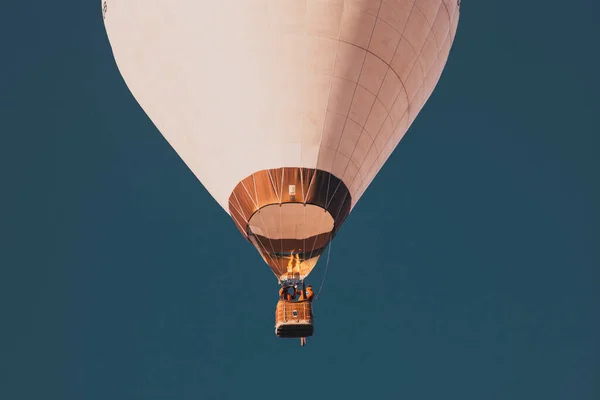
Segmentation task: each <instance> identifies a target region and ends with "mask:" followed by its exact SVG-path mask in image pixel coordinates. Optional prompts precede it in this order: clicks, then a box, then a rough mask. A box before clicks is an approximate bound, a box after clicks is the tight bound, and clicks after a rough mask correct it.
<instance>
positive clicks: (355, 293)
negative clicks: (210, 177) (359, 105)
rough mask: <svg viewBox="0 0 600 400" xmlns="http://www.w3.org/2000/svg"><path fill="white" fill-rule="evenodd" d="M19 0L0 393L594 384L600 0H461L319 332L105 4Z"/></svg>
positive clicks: (448, 394)
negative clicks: (286, 309)
mask: <svg viewBox="0 0 600 400" xmlns="http://www.w3.org/2000/svg"><path fill="white" fill-rule="evenodd" d="M5 3H6V4H3V5H2V13H1V16H0V46H1V50H2V51H1V53H0V54H1V56H0V85H1V86H0V117H1V121H2V125H1V128H0V131H1V138H2V145H1V146H0V150H1V157H0V167H1V171H2V189H0V190H1V193H2V195H1V196H0V202H1V204H2V207H1V208H0V209H1V210H2V211H1V217H2V219H1V221H0V222H1V225H0V226H1V228H0V235H1V238H0V239H1V243H2V246H1V248H2V250H1V252H0V273H1V276H0V307H1V309H2V322H1V323H0V328H1V332H0V335H1V340H0V346H1V347H0V398H2V399H6V400H17V399H32V400H33V399H60V400H71V399H73V400H80V399H86V400H88V399H90V400H91V399H103V400H104V399H238V398H260V399H279V398H281V397H282V396H283V394H284V393H286V394H290V395H291V394H293V393H302V394H304V395H305V396H306V395H309V396H310V397H312V398H315V399H321V398H334V399H336V398H345V399H355V398H357V399H359V398H383V399H396V398H402V399H440V398H453V399H474V400H479V399H488V400H493V399H502V400H504V399H513V400H520V399H526V400H530V399H544V400H551V399H557V400H564V399H578V400H588V399H589V400H597V399H599V398H600V383H599V382H600V380H599V377H600V361H599V356H600V348H599V339H598V338H599V337H600V319H599V318H598V315H600V314H599V313H598V306H599V305H600V301H599V300H600V292H599V291H598V283H599V282H600V279H599V273H598V270H599V266H600V250H599V244H600V211H599V204H600V189H599V178H598V172H599V171H600V161H599V157H598V149H599V148H600V140H599V138H598V137H599V134H600V127H599V124H598V109H599V105H600V104H599V102H598V89H599V79H598V71H599V70H600V60H599V58H600V53H599V52H598V39H600V30H599V28H598V15H600V4H599V3H598V1H596V0H570V1H568V2H565V1H559V0H544V1H542V0H537V1H522V2H515V1H499V0H497V1H493V0H487V1H486V0H479V1H463V2H462V13H461V21H460V24H459V29H458V35H457V38H456V42H455V44H454V47H453V50H452V52H451V55H450V59H449V61H448V65H447V67H446V70H445V72H444V74H443V76H442V79H441V81H440V83H439V85H438V87H437V89H436V90H435V92H434V94H433V96H432V97H431V99H430V100H429V102H428V103H427V104H426V106H425V108H424V109H423V111H422V112H421V114H420V116H419V117H418V118H417V120H416V121H415V123H414V124H413V126H412V128H411V129H410V130H409V133H408V134H407V135H406V137H405V138H404V139H403V141H402V142H401V144H400V145H399V147H398V148H397V149H396V151H395V152H394V153H393V155H392V157H391V158H390V160H389V161H388V163H387V164H386V165H385V167H384V168H383V169H382V171H381V172H380V173H379V175H378V176H377V178H376V179H375V180H374V181H373V183H372V185H371V186H370V187H369V190H368V191H367V192H366V193H365V195H364V196H363V198H362V199H361V200H360V202H359V203H358V205H357V207H356V208H355V209H354V211H353V213H352V214H351V216H350V217H349V218H348V220H347V222H346V224H345V226H344V228H343V229H342V230H341V232H340V234H339V236H338V237H337V238H336V239H335V241H334V242H333V245H332V253H331V262H330V267H329V272H328V277H327V280H326V282H325V286H324V290H323V292H322V294H321V297H320V298H319V300H317V301H316V303H315V309H316V317H317V324H318V325H317V328H316V329H317V331H316V336H315V337H314V338H311V339H309V341H308V346H307V347H305V348H300V347H299V343H298V341H285V340H280V339H277V338H276V337H275V336H274V332H273V318H274V315H273V312H274V307H275V302H276V297H277V286H276V281H275V279H274V277H273V275H272V273H271V272H270V271H269V270H268V268H267V267H266V266H265V265H264V264H263V262H262V260H261V259H260V257H259V256H258V254H257V253H256V251H255V250H254V248H253V247H252V246H251V245H250V244H248V243H247V242H245V241H244V240H243V238H242V237H241V235H240V234H239V232H238V231H237V229H236V228H235V226H234V224H233V222H232V221H231V220H230V218H229V216H228V215H227V214H226V213H225V212H224V211H223V210H222V209H221V208H220V207H219V206H218V205H217V203H216V202H215V201H214V200H213V199H212V198H211V197H210V195H209V194H208V193H207V192H206V190H205V189H204V188H203V187H202V185H201V184H200V183H199V182H198V181H197V180H196V178H195V177H194V176H193V174H192V173H191V172H190V171H189V170H188V168H187V167H186V166H185V164H184V163H183V162H182V161H181V160H180V158H179V157H178V156H177V154H176V153H175V152H174V151H173V150H172V149H171V148H170V146H169V145H168V143H167V142H166V141H165V140H164V139H163V137H162V136H161V134H160V133H159V132H158V131H157V130H156V129H155V127H154V126H153V124H152V123H151V122H150V121H149V119H148V118H147V117H146V115H145V114H144V112H143V111H142V110H141V109H140V107H139V106H138V104H137V103H136V101H135V99H134V98H133V97H132V96H131V95H130V93H129V91H128V89H127V87H126V86H125V84H124V82H123V80H122V78H121V77H120V74H119V72H118V70H117V68H116V65H115V63H114V60H113V57H112V54H111V50H110V46H109V43H108V40H107V37H106V33H105V30H104V26H103V23H102V17H101V10H100V1H76V0H65V1H62V2H60V1H55V2H49V1H25V0H21V1H10V2H5ZM324 266H325V263H324V262H321V263H320V264H319V268H317V270H316V272H315V273H314V275H313V277H312V282H313V284H315V285H316V286H318V285H319V284H320V282H321V276H322V275H323V272H324Z"/></svg>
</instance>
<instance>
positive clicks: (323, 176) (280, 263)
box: [229, 167, 352, 279]
mask: <svg viewBox="0 0 600 400" xmlns="http://www.w3.org/2000/svg"><path fill="white" fill-rule="evenodd" d="M351 204H352V198H351V195H350V192H349V190H348V188H347V187H346V185H345V184H344V182H343V181H342V180H341V179H339V178H337V177H336V176H334V175H333V174H331V173H329V172H326V171H322V170H318V169H311V168H298V167H285V168H279V169H274V170H263V171H259V172H256V173H254V174H252V175H250V176H249V177H247V178H246V179H244V180H242V181H241V182H239V183H238V185H237V186H236V188H235V189H234V190H233V192H232V194H231V196H230V198H229V211H230V214H231V217H232V218H233V220H234V222H235V223H236V225H237V227H238V229H239V230H240V232H241V233H242V234H243V235H244V236H245V237H246V238H247V239H248V240H249V241H250V242H251V243H252V244H253V245H254V247H255V248H256V249H257V250H258V252H259V253H260V254H261V256H262V257H263V259H264V260H265V262H266V263H267V264H268V265H269V267H270V268H271V270H272V271H273V273H274V274H275V275H276V276H277V277H278V278H279V279H304V278H305V277H306V276H307V275H308V274H310V272H311V271H312V269H313V268H314V267H315V265H316V263H317V261H318V260H319V257H320V256H321V254H322V253H323V250H324V249H325V248H326V247H327V245H328V244H329V242H330V241H331V240H332V239H333V237H334V236H335V234H336V233H337V232H338V230H339V228H340V227H341V225H342V224H343V222H344V221H345V219H346V218H347V216H348V214H349V213H350V208H351Z"/></svg>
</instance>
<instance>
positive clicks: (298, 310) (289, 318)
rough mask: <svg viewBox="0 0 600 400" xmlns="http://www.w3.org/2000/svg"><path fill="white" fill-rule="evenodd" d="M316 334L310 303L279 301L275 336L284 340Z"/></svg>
mask: <svg viewBox="0 0 600 400" xmlns="http://www.w3.org/2000/svg"><path fill="white" fill-rule="evenodd" d="M313 332H314V326H313V314H312V303H311V302H310V301H286V300H279V302H278V303H277V309H276V311H275V334H276V335H277V336H279V337H282V338H302V337H309V336H312V335H313Z"/></svg>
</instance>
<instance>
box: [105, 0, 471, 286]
mask: <svg viewBox="0 0 600 400" xmlns="http://www.w3.org/2000/svg"><path fill="white" fill-rule="evenodd" d="M459 3H460V1H458V0H383V1H382V0H218V1H214V0H213V1H208V0H177V1H172V0H105V1H102V10H103V16H104V22H105V25H106V30H107V33H108V37H109V40H110V44H111V46H112V50H113V54H114V57H115V60H116V63H117V66H118V68H119V70H120V72H121V75H122V76H123V79H124V80H125V82H126V84H127V86H128V87H129V89H130V90H131V92H132V94H133V95H134V96H135V98H136V99H137V101H138V102H139V104H140V105H141V107H142V108H143V109H144V111H145V112H146V113H147V114H148V116H149V117H150V119H151V120H152V121H153V122H154V124H155V125H156V127H157V128H158V129H159V130H160V132H161V133H162V134H163V135H164V137H165V138H166V139H167V140H168V141H169V143H170V144H171V145H172V146H173V148H174V149H175V150H176V151H177V153H178V154H179V155H180V156H181V158H182V159H183V160H184V162H185V163H186V164H187V165H188V167H189V168H190V169H191V170H192V171H193V173H194V174H195V175H196V176H197V177H198V179H199V180H200V181H201V182H202V184H203V185H204V186H205V187H206V188H207V190H208V191H209V192H210V193H211V195H212V196H213V197H214V198H215V199H216V200H217V202H218V203H219V204H220V205H221V206H222V207H223V208H224V209H225V210H226V211H227V212H228V213H230V214H231V215H232V217H233V219H234V221H235V222H236V224H237V226H238V228H239V229H240V231H241V232H242V234H244V236H246V237H247V238H248V239H249V240H251V241H252V242H253V243H254V244H255V246H257V249H259V251H261V254H263V257H264V258H265V261H267V262H268V263H269V265H271V268H274V272H275V273H276V275H277V276H278V277H279V278H280V279H283V278H281V277H282V276H283V275H285V274H286V273H288V272H289V271H290V269H289V264H290V260H291V259H295V260H298V254H299V253H300V254H301V255H302V256H301V257H300V258H301V260H300V261H299V263H300V264H302V263H304V262H308V260H311V259H314V260H313V261H314V262H311V263H309V264H310V265H309V264H306V268H305V272H300V278H302V277H304V276H306V275H307V274H308V273H309V272H310V270H311V269H312V267H313V266H314V263H315V262H316V259H315V258H314V257H313V254H314V253H315V251H316V252H317V253H318V254H319V255H320V252H319V251H318V250H319V249H323V248H325V247H326V245H327V243H329V241H330V240H331V238H332V237H333V234H334V233H335V232H337V229H339V226H340V225H341V223H343V220H344V219H345V218H346V216H347V215H348V213H349V212H350V210H351V209H352V207H353V206H354V205H355V204H356V202H357V201H358V199H359V198H360V197H361V195H362V194H363V193H364V191H365V190H366V188H367V187H368V186H369V184H370V182H371V181H372V180H373V178H374V177H375V175H376V174H377V172H378V171H379V170H380V168H381V167H382V165H383V164H384V163H385V161H386V160H387V158H388V157H389V156H390V154H391V153H392V151H393V150H394V148H395V147H396V145H397V144H398V142H399V141H400V140H401V138H402V137H403V136H404V134H405V133H406V131H407V129H408V128H409V126H410V125H411V123H412V122H413V121H414V119H415V117H416V116H417V114H418V113H419V111H420V110H421V108H422V107H423V105H424V103H425V102H426V100H427V99H428V98H429V96H430V95H431V93H432V91H433V89H434V87H435V86H436V84H437V82H438V80H439V78H440V75H441V73H442V70H443V68H444V66H445V64H446V60H447V58H448V54H449V52H450V48H451V45H452V42H453V40H454V36H455V32H456V28H457V24H458V19H459ZM315 185H316V186H315ZM259 189H260V190H259ZM311 191H312V192H311ZM267 192H268V193H267ZM292 192H293V193H294V194H292ZM336 196H337V197H336ZM340 196H341V197H340ZM242 197H245V198H242ZM292 203H303V204H304V206H306V205H307V204H312V205H315V206H316V207H320V208H322V209H324V210H325V213H324V214H327V218H326V221H325V222H323V221H314V220H315V218H316V219H318V218H317V217H315V215H316V214H315V213H316V210H314V209H313V210H311V209H309V211H308V214H309V219H308V221H307V220H306V217H305V215H306V211H303V210H298V208H297V207H295V208H294V207H287V206H286V207H281V206H282V205H288V206H289V205H291V204H292ZM273 204H278V205H279V206H280V208H281V211H279V214H278V215H277V216H278V217H279V220H280V221H277V218H276V216H275V215H276V213H275V211H274V209H273V208H270V209H269V208H268V206H269V205H273ZM265 207H266V208H265ZM263 209H264V210H263ZM261 210H263V211H265V212H262V211H261ZM257 213H258V214H257ZM299 213H302V214H304V215H303V216H301V217H300V216H299V215H300V214H299ZM259 217H260V219H261V220H260V221H259V220H258V219H257V218H259ZM253 218H254V219H255V221H254V223H253V222H252V221H251V220H252V219H253ZM265 218H267V219H269V218H270V219H269V221H264V219H265ZM307 224H308V225H310V226H305V225H307ZM332 225H333V226H334V228H331V226H332ZM253 226H254V228H255V230H256V231H253V230H252V227H253ZM267 230H270V231H271V232H267ZM258 231H260V232H258ZM323 235H328V236H323ZM284 239H294V240H296V242H294V243H291V242H290V243H283V242H284ZM307 239H308V240H309V242H310V241H311V240H313V239H314V241H315V242H314V245H312V244H311V243H309V244H310V245H306V244H305V243H304V242H306V240H307ZM277 240H281V245H279V244H272V243H273V242H274V241H277ZM298 240H302V241H303V242H302V244H300V243H299V242H298ZM267 241H270V243H271V244H266V243H267ZM263 242H264V243H263ZM310 247H312V249H311V251H310V254H309V255H306V254H304V253H307V252H308V249H309V248H310ZM315 248H316V250H315ZM277 257H279V258H280V260H279V261H277V262H275V263H274V262H273V258H277ZM286 257H287V258H286ZM317 258H318V256H317ZM291 263H292V264H293V262H291ZM275 264H277V268H275V267H274V265H275ZM293 268H294V267H293V266H292V269H293ZM284 270H285V271H284ZM281 271H283V272H281ZM286 271H287V272H286Z"/></svg>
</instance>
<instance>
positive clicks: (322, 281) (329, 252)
mask: <svg viewBox="0 0 600 400" xmlns="http://www.w3.org/2000/svg"><path fill="white" fill-rule="evenodd" d="M332 243H333V240H332V241H330V242H329V245H328V246H327V261H326V263H325V272H324V273H323V278H322V279H321V286H319V291H318V292H317V295H316V296H315V301H316V300H317V299H318V298H319V296H320V295H321V290H323V285H324V284H325V278H327V270H328V269H329V258H330V256H331V244H332Z"/></svg>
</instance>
